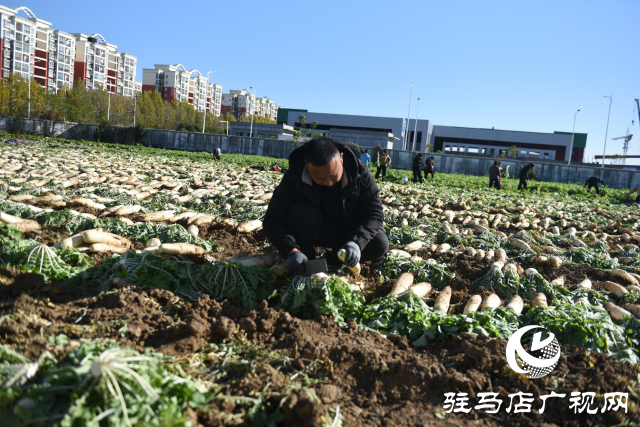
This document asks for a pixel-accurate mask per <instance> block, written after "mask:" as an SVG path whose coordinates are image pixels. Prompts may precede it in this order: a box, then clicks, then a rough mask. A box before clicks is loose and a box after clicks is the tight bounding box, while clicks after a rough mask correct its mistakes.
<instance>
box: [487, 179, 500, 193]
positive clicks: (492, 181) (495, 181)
mask: <svg viewBox="0 0 640 427" xmlns="http://www.w3.org/2000/svg"><path fill="white" fill-rule="evenodd" d="M491 187H496V190H499V189H500V180H499V179H491V178H489V188H491Z"/></svg>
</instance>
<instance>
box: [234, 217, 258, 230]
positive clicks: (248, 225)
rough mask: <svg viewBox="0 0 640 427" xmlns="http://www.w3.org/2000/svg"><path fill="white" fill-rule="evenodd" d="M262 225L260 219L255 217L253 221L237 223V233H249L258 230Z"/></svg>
mask: <svg viewBox="0 0 640 427" xmlns="http://www.w3.org/2000/svg"><path fill="white" fill-rule="evenodd" d="M261 227H262V221H260V220H259V219H255V220H253V221H249V222H244V223H242V224H240V225H238V232H239V233H251V232H252V231H255V230H258V229H259V228H261Z"/></svg>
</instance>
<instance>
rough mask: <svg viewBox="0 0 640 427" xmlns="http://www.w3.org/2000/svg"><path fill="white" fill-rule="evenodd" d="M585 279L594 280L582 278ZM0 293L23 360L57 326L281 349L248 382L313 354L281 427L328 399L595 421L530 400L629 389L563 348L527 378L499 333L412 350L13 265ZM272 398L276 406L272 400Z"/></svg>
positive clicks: (365, 406) (207, 418) (468, 273)
mask: <svg viewBox="0 0 640 427" xmlns="http://www.w3.org/2000/svg"><path fill="white" fill-rule="evenodd" d="M254 239H255V237H254ZM247 240H248V241H249V243H245V242H241V243H236V245H235V246H230V248H232V249H231V251H235V250H239V249H241V248H244V247H245V246H244V245H248V244H250V243H251V242H252V241H251V240H249V239H247ZM229 254H232V252H230V253H229ZM486 268H488V266H487V267H485V266H478V265H473V264H470V263H469V262H468V261H466V260H463V259H460V260H458V261H457V264H456V273H457V274H456V277H457V278H458V281H457V282H454V281H452V284H451V285H452V287H455V293H454V294H455V295H457V296H458V298H462V296H463V295H464V294H467V293H473V285H472V284H471V281H472V280H474V278H477V277H479V276H480V275H482V274H484V272H485V271H486ZM367 274H368V276H369V277H368V278H367V286H369V289H370V290H371V291H373V292H374V294H375V295H378V294H379V295H386V293H388V289H389V286H390V284H389V283H382V284H380V283H379V280H378V278H377V277H375V276H374V274H373V273H371V271H368V273H367ZM548 274H549V276H545V277H546V278H547V279H550V278H553V277H551V276H552V275H554V274H565V275H569V276H570V277H571V278H572V279H571V280H574V279H575V280H577V279H579V278H580V277H581V276H580V275H581V274H586V275H589V274H592V273H591V272H590V270H588V269H586V270H585V269H582V270H580V271H578V270H577V269H571V268H569V267H568V266H567V267H565V269H564V270H563V269H560V271H557V272H556V271H554V272H548ZM594 278H595V279H596V280H598V279H603V278H598V277H595V275H592V277H591V279H592V280H593V279H594ZM0 301H3V303H1V304H0V316H3V315H7V314H11V315H12V316H9V317H8V318H6V319H5V320H4V321H3V322H2V323H0V344H3V345H10V346H11V347H12V348H15V349H17V350H18V351H20V352H22V353H23V354H25V355H26V356H27V357H30V358H31V359H35V358H37V357H38V356H39V355H40V353H41V352H42V351H43V349H44V348H45V344H46V342H47V340H48V337H54V336H57V335H58V334H61V333H64V334H65V335H66V336H67V337H69V338H70V339H71V340H79V339H81V338H98V337H100V338H112V339H114V340H116V341H117V342H119V343H120V344H122V345H127V346H130V347H132V348H135V349H137V350H140V351H142V350H144V348H148V347H151V348H153V349H155V350H157V351H160V352H162V353H164V354H165V355H168V356H176V357H188V356H189V355H190V354H192V353H194V352H195V351H198V350H199V349H200V348H202V347H203V346H204V345H206V344H207V343H211V342H213V343H223V342H229V341H231V340H236V339H240V340H246V341H247V342H249V343H252V344H254V345H255V346H257V347H258V348H261V349H265V350H277V351H279V352H281V353H282V354H286V355H288V356H289V357H290V358H291V360H292V364H291V367H290V370H289V371H283V372H263V373H259V375H256V376H255V378H254V377H253V376H252V377H251V378H252V381H254V382H255V383H254V384H253V386H255V387H261V386H267V384H268V383H272V384H274V381H275V382H276V383H277V382H282V381H285V382H286V381H287V378H288V375H289V374H290V373H291V374H292V373H293V372H297V371H299V370H300V369H305V366H306V367H308V365H309V363H310V362H311V361H313V360H321V361H323V366H324V368H323V369H324V371H323V372H324V375H326V378H325V381H324V384H323V385H321V386H317V387H316V390H315V391H316V394H317V395H318V396H319V397H320V401H319V402H318V401H315V400H313V399H311V398H310V397H309V395H308V394H306V393H304V392H302V391H301V392H296V393H294V394H293V395H291V396H290V397H288V398H287V399H286V400H285V401H284V402H283V406H282V408H283V411H284V412H285V414H286V416H287V419H286V421H284V422H283V423H280V424H278V425H284V426H320V425H322V422H323V420H324V421H326V420H327V416H328V414H329V412H328V411H329V409H330V408H335V406H336V405H340V408H341V413H342V414H343V416H344V424H343V425H345V426H424V425H434V426H445V425H447V426H448V425H462V426H471V425H473V426H477V425H481V426H502V425H516V426H541V425H546V426H555V425H557V426H583V425H595V420H596V418H595V416H592V415H590V414H587V413H586V412H584V413H583V414H574V413H573V411H572V410H569V403H568V402H567V401H566V400H564V401H563V400H560V399H553V398H552V399H549V400H548V401H547V405H546V410H545V412H544V414H542V415H541V414H539V413H538V409H539V407H540V403H541V401H540V400H539V399H538V397H539V396H540V395H541V394H542V395H544V394H549V390H550V389H554V390H557V391H558V392H566V393H569V394H570V392H571V391H573V390H580V391H595V392H596V393H598V394H600V393H605V392H613V391H627V390H628V387H633V388H635V389H636V390H637V379H638V374H639V373H640V371H639V370H638V368H637V367H635V366H632V365H630V364H628V363H622V362H617V361H616V360H614V359H612V358H610V357H608V356H605V355H603V354H596V353H586V352H584V351H583V350H580V349H574V348H568V346H565V347H566V348H564V350H565V354H564V355H563V356H562V357H561V359H560V362H559V364H558V366H557V367H556V369H555V370H554V371H553V372H552V374H551V375H549V376H547V377H544V378H542V379H539V380H531V381H529V380H526V379H523V378H521V377H520V376H518V375H516V374H515V373H513V372H512V371H510V370H509V368H508V366H507V365H506V360H505V357H504V355H505V348H506V341H504V340H501V339H491V338H488V337H485V336H478V337H476V336H474V335H472V334H462V335H460V336H456V337H453V338H451V339H446V340H444V341H440V342H431V343H430V344H429V345H427V346H426V347H419V348H415V347H413V346H412V344H411V343H410V342H409V341H408V340H407V338H406V337H403V336H391V337H388V338H387V337H384V336H382V335H380V334H377V333H372V332H362V331H358V330H357V329H356V327H355V326H356V325H355V323H352V324H351V325H350V326H349V327H345V328H341V327H339V326H338V325H337V324H336V323H335V322H334V321H333V319H332V318H330V317H326V316H317V317H316V318H314V319H308V320H302V319H297V318H294V317H292V316H291V315H290V314H288V313H286V312H283V311H282V310H281V309H279V308H271V307H269V305H268V304H267V302H266V301H264V302H263V303H262V304H261V305H260V307H259V308H258V309H257V310H253V311H249V310H245V309H241V308H238V307H234V306H231V305H230V304H229V303H228V302H226V301H223V302H218V301H213V300H211V299H209V297H208V296H204V297H202V298H200V299H198V300H196V301H193V302H191V301H188V300H185V299H183V298H181V297H179V296H176V295H174V294H173V293H171V292H169V291H165V290H159V289H153V288H126V289H114V290H111V291H109V292H106V293H102V294H98V290H97V284H91V283H89V284H85V285H83V286H80V287H63V286H58V285H56V284H46V283H44V280H43V279H42V276H40V275H37V274H27V273H22V272H20V271H18V270H7V269H4V270H0ZM123 324H126V330H125V331H123V329H122V326H123ZM67 350H68V349H66V348H63V347H56V350H55V351H54V356H55V357H57V358H59V360H62V359H63V358H64V355H65V353H66V351H67ZM265 369H267V368H265ZM267 370H268V369H267ZM283 373H284V376H283ZM245 374H246V373H240V372H239V373H238V375H239V376H242V375H245ZM239 378H240V377H239ZM234 384H236V385H234ZM238 384H241V382H239V381H235V382H234V381H230V382H229V384H227V385H226V387H228V391H227V392H228V393H236V394H237V393H241V394H242V393H249V392H250V390H248V389H246V387H245V386H242V387H241V386H240V385H238ZM242 384H244V383H242ZM234 387H235V388H234ZM487 391H495V392H497V393H499V394H500V396H501V398H502V400H503V401H504V403H503V406H502V408H501V410H500V412H498V413H497V414H495V415H491V414H487V413H484V412H482V411H480V410H472V411H471V412H469V413H468V414H464V413H459V414H454V413H451V414H447V413H445V412H444V411H443V409H442V405H443V403H444V398H445V396H444V393H447V392H466V393H469V397H470V398H471V400H470V405H471V407H473V406H474V405H475V404H477V401H478V399H477V396H476V395H477V393H479V392H487ZM520 391H522V392H526V393H533V395H534V398H535V400H534V402H533V409H532V412H531V413H528V414H527V413H518V414H514V413H511V414H508V413H507V412H506V410H505V409H506V408H507V406H508V405H509V397H508V395H509V394H512V393H517V392H520ZM272 403H273V404H274V405H277V404H279V401H275V400H274V401H273V402H272ZM516 403H517V402H516ZM225 405H226V404H220V403H212V406H215V409H216V410H217V411H228V412H232V411H236V410H237V408H235V406H233V405H231V406H229V405H226V406H225ZM630 409H631V410H630V411H629V413H627V414H625V413H624V412H607V413H605V414H603V415H602V417H604V418H602V419H601V420H600V422H601V423H602V424H604V425H613V424H617V423H620V422H622V421H623V420H629V421H633V422H640V413H639V412H638V411H637V409H636V408H635V407H633V406H632V407H631V408H630ZM215 413H216V411H191V410H190V411H189V417H190V419H191V420H193V421H194V422H197V424H194V425H198V424H199V425H202V426H217V425H222V424H221V419H220V418H219V417H217V416H215V415H214V414H215Z"/></svg>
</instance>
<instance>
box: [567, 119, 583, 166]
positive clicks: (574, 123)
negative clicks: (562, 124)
mask: <svg viewBox="0 0 640 427" xmlns="http://www.w3.org/2000/svg"><path fill="white" fill-rule="evenodd" d="M578 111H580V110H578ZM578 111H576V113H575V114H574V115H573V131H572V132H571V148H569V163H568V164H569V165H570V164H571V155H572V154H573V136H574V134H575V133H576V117H577V116H578Z"/></svg>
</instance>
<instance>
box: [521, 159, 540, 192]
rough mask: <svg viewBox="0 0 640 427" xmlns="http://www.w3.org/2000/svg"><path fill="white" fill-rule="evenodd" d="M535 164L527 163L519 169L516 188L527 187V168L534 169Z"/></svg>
mask: <svg viewBox="0 0 640 427" xmlns="http://www.w3.org/2000/svg"><path fill="white" fill-rule="evenodd" d="M535 168H536V166H535V165H534V164H533V163H529V164H528V165H526V166H525V167H523V168H522V169H521V170H520V183H519V184H518V190H519V189H520V188H522V187H524V189H525V190H526V189H527V182H528V181H529V170H531V169H533V170H535Z"/></svg>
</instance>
